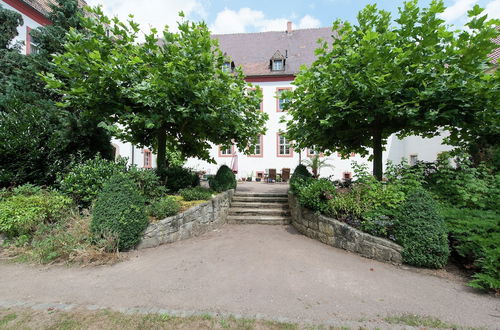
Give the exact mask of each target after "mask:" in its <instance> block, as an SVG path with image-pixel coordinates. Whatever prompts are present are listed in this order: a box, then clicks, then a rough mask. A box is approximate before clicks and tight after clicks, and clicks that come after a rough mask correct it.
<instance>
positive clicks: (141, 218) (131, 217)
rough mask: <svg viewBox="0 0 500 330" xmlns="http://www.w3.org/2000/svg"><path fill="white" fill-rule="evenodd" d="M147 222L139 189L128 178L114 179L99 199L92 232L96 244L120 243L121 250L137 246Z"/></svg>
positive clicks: (117, 175) (109, 181)
mask: <svg viewBox="0 0 500 330" xmlns="http://www.w3.org/2000/svg"><path fill="white" fill-rule="evenodd" d="M148 223H149V221H148V218H147V217H146V210H145V205H144V197H143V196H141V194H140V193H139V191H138V189H137V185H136V184H135V182H134V181H133V180H132V179H131V178H130V176H128V175H126V174H122V173H119V174H115V175H113V176H112V177H111V178H110V179H109V180H108V181H107V182H106V183H105V185H104V188H103V189H102V191H101V192H100V193H99V195H98V196H97V201H96V202H95V205H94V209H93V212H92V221H91V223H90V230H91V233H92V236H93V238H94V240H96V241H99V240H101V239H108V238H109V237H114V238H116V239H117V246H118V249H119V250H129V249H131V248H133V247H135V246H136V245H137V243H139V241H140V239H141V235H142V233H143V231H144V230H145V229H146V227H147V226H148Z"/></svg>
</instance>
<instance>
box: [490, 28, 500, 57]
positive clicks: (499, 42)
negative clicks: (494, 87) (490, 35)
mask: <svg viewBox="0 0 500 330" xmlns="http://www.w3.org/2000/svg"><path fill="white" fill-rule="evenodd" d="M497 29H498V30H500V26H497ZM491 41H493V42H494V43H495V44H497V45H500V35H499V36H498V37H496V38H495V39H493V40H491ZM490 58H491V61H492V62H493V63H495V64H496V63H497V62H498V59H500V47H498V48H496V49H495V50H494V51H493V53H491V54H490Z"/></svg>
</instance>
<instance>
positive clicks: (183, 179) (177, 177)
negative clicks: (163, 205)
mask: <svg viewBox="0 0 500 330" xmlns="http://www.w3.org/2000/svg"><path fill="white" fill-rule="evenodd" d="M160 171H161V170H160ZM160 176H162V174H160ZM163 176H164V177H165V180H166V182H165V186H166V187H167V190H168V191H169V192H174V193H175V192H178V191H179V190H180V189H184V188H188V187H196V186H198V185H199V184H200V178H199V177H198V175H197V174H196V173H193V172H192V171H191V170H190V169H187V168H183V167H180V166H172V167H168V168H167V169H165V171H164V173H163Z"/></svg>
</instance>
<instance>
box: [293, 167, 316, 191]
mask: <svg viewBox="0 0 500 330" xmlns="http://www.w3.org/2000/svg"><path fill="white" fill-rule="evenodd" d="M311 178H312V174H311V173H310V172H309V171H308V170H307V167H306V166H305V165H304V164H299V165H297V167H295V170H294V171H293V174H292V177H291V178H290V188H291V189H292V191H297V189H296V187H297V186H299V184H298V182H297V181H298V179H300V180H299V181H300V182H299V183H302V182H303V180H306V181H307V180H308V179H311Z"/></svg>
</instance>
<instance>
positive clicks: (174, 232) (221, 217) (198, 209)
mask: <svg viewBox="0 0 500 330" xmlns="http://www.w3.org/2000/svg"><path fill="white" fill-rule="evenodd" d="M233 194H234V190H233V189H231V190H228V191H225V192H222V193H220V194H219V195H217V196H215V197H214V198H212V199H211V200H209V201H208V202H206V203H203V204H200V205H197V206H195V207H192V208H190V209H189V210H186V211H185V212H182V213H179V214H176V215H174V216H171V217H168V218H165V219H163V220H160V221H158V222H156V223H151V224H149V226H148V227H147V228H146V231H145V232H144V235H143V237H142V240H141V242H140V243H139V245H138V246H137V249H139V250H140V249H146V248H150V247H156V246H158V245H161V244H166V243H172V242H175V241H180V240H183V239H186V238H190V237H195V236H198V235H201V234H204V233H206V232H208V231H210V230H213V229H216V228H219V227H221V226H222V225H223V224H225V223H226V219H227V214H228V212H229V206H230V204H231V200H232V198H233Z"/></svg>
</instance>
